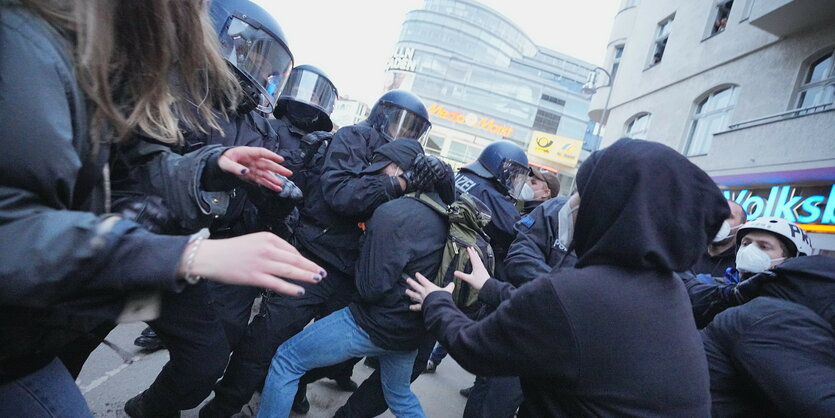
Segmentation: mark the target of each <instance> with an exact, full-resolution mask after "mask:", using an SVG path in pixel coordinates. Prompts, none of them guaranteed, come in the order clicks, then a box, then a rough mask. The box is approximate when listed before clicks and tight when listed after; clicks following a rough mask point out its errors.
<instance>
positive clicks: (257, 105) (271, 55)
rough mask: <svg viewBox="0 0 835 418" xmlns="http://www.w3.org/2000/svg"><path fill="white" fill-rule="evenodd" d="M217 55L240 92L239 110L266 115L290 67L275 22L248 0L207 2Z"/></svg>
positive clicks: (288, 58) (281, 34)
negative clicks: (235, 79) (230, 69)
mask: <svg viewBox="0 0 835 418" xmlns="http://www.w3.org/2000/svg"><path fill="white" fill-rule="evenodd" d="M210 14H211V17H212V24H213V25H214V28H215V30H216V31H217V34H218V38H219V39H220V52H221V55H223V58H224V59H226V61H227V62H228V63H229V65H231V66H232V67H233V68H234V70H235V73H236V75H237V76H238V80H239V81H240V82H241V87H242V88H243V90H244V96H245V97H244V99H243V103H242V108H241V109H239V111H244V112H245V111H248V110H254V109H257V110H258V111H260V112H262V113H270V112H272V111H273V109H274V108H275V105H276V100H277V99H278V95H279V93H280V92H281V89H282V88H283V87H284V84H285V83H286V82H287V77H288V76H289V74H290V69H292V68H293V54H292V53H291V52H290V48H288V47H287V39H286V38H285V37H284V32H283V31H282V30H281V26H279V25H278V22H276V20H275V19H274V18H273V17H272V16H271V15H270V14H269V13H267V11H266V10H264V9H263V8H262V7H261V6H259V5H257V4H255V3H253V2H252V1H249V0H211V8H210Z"/></svg>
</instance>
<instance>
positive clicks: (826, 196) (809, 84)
mask: <svg viewBox="0 0 835 418" xmlns="http://www.w3.org/2000/svg"><path fill="white" fill-rule="evenodd" d="M604 66H605V67H606V68H607V69H608V70H609V71H608V72H609V73H611V74H612V78H613V80H612V83H611V85H612V86H611V87H604V88H600V89H598V91H597V93H596V94H595V95H594V96H593V97H592V101H591V107H590V111H589V116H590V117H591V118H592V119H593V120H595V121H598V122H601V123H603V124H604V125H605V126H606V129H605V133H604V135H603V139H602V146H606V145H609V144H611V143H612V142H614V141H615V140H617V139H618V138H620V137H623V136H630V137H633V138H643V139H648V140H652V141H658V142H662V143H664V144H667V145H669V146H670V147H672V148H674V149H676V150H678V151H679V152H681V153H682V154H684V155H685V156H687V157H689V158H690V160H691V161H693V162H694V163H695V164H697V165H698V166H700V167H701V168H702V169H704V170H705V171H706V172H707V173H708V174H710V175H711V177H713V179H714V180H716V182H717V184H719V185H720V187H722V188H723V189H725V193H726V195H727V196H728V197H729V198H732V199H734V200H736V201H737V202H739V203H740V204H742V205H743V207H744V208H745V209H746V210H747V211H748V213H749V214H750V216H749V219H753V218H756V217H760V216H778V217H783V218H786V219H788V220H791V221H793V222H798V223H801V224H803V227H804V229H806V230H807V231H809V232H811V233H812V241H813V244H814V245H815V246H816V247H817V248H819V249H822V250H823V252H824V253H827V254H833V251H835V108H833V98H835V2H833V1H831V0H768V1H767V0H702V1H687V0H623V1H622V3H621V10H620V11H619V12H618V14H617V15H616V16H615V20H614V25H613V27H612V33H611V37H610V42H609V45H608V51H607V61H606V63H605V65H604ZM601 81H602V82H603V83H605V76H603V77H602V78H601ZM607 96H608V106H607ZM604 107H605V109H604Z"/></svg>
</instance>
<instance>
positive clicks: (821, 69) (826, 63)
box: [806, 55, 832, 83]
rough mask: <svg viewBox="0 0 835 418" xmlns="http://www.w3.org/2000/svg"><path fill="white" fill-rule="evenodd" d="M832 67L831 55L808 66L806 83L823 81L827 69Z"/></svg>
mask: <svg viewBox="0 0 835 418" xmlns="http://www.w3.org/2000/svg"><path fill="white" fill-rule="evenodd" d="M831 65H832V55H830V56H828V57H825V58H822V59H820V60H818V62H815V63H813V64H812V65H811V66H810V70H809V77H808V78H807V80H806V82H807V83H814V82H815V81H821V80H823V79H825V78H826V77H827V76H828V75H829V74H828V73H829V67H830V66H831Z"/></svg>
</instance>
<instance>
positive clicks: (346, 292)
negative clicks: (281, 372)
mask: <svg viewBox="0 0 835 418" xmlns="http://www.w3.org/2000/svg"><path fill="white" fill-rule="evenodd" d="M300 252H301V253H302V255H304V256H305V257H307V258H308V259H310V260H312V261H313V262H315V263H317V264H319V265H320V266H323V267H324V268H326V269H327V271H328V276H327V277H325V279H323V280H322V281H321V282H319V283H305V282H298V283H297V284H298V285H300V286H302V287H303V288H304V289H305V294H304V295H303V296H285V295H275V296H269V297H264V298H263V299H262V301H261V307H260V310H259V313H258V314H257V315H255V318H253V320H252V322H251V323H250V324H249V326H248V327H247V330H246V333H245V334H244V336H243V338H242V340H241V341H240V343H239V344H238V345H237V349H236V350H235V352H234V353H233V354H232V358H231V359H230V361H229V366H228V367H227V368H226V373H224V375H223V379H221V380H220V381H219V382H217V384H216V385H215V387H214V390H215V397H214V399H213V400H212V401H211V402H210V403H209V404H208V405H207V406H206V407H205V408H203V410H202V411H201V416H207V417H208V416H226V417H228V416H231V415H234V414H236V413H238V412H240V410H241V408H242V407H243V406H244V405H245V404H246V403H247V402H249V400H250V398H252V394H253V393H255V391H257V390H259V389H260V388H261V387H262V386H263V384H264V380H265V379H266V377H267V372H268V371H269V366H270V361H271V360H272V358H273V356H274V355H275V351H276V349H278V347H279V346H280V345H281V344H282V343H283V342H284V341H287V340H288V339H290V337H292V336H294V335H296V334H298V333H299V332H300V331H301V330H302V329H304V327H305V326H306V325H307V324H308V323H310V321H311V320H313V319H314V318H316V317H319V316H324V315H327V314H329V313H331V312H333V311H336V310H339V309H341V308H343V307H345V306H348V303H350V301H351V299H352V298H353V296H354V293H355V288H354V279H353V277H350V276H348V275H346V274H344V273H342V272H340V271H339V270H337V269H335V268H333V267H330V266H329V265H327V263H325V262H324V261H322V260H321V259H319V258H318V257H316V256H315V255H314V254H311V253H309V252H306V251H304V249H300ZM204 411H205V412H204Z"/></svg>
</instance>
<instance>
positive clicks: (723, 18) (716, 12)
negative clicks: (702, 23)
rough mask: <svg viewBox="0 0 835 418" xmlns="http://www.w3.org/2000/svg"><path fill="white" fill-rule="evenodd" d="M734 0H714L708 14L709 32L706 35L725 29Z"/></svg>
mask: <svg viewBox="0 0 835 418" xmlns="http://www.w3.org/2000/svg"><path fill="white" fill-rule="evenodd" d="M733 5H734V0H715V1H714V4H713V11H712V12H711V14H710V17H711V19H710V32H709V34H708V36H713V35H716V34H717V33H719V32H722V31H724V30H725V26H727V25H728V17H729V16H730V15H731V7H733Z"/></svg>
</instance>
